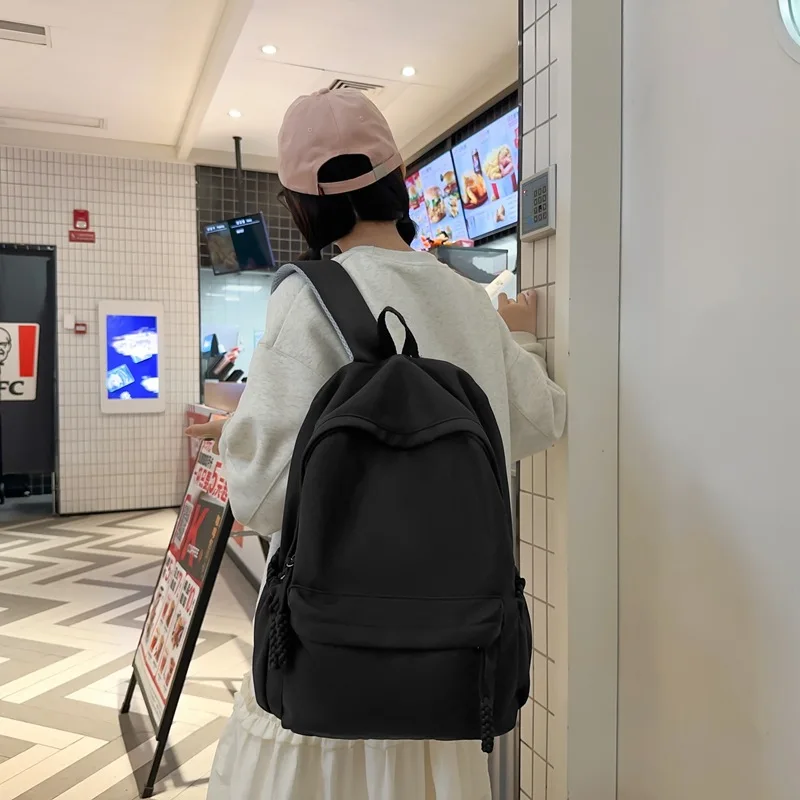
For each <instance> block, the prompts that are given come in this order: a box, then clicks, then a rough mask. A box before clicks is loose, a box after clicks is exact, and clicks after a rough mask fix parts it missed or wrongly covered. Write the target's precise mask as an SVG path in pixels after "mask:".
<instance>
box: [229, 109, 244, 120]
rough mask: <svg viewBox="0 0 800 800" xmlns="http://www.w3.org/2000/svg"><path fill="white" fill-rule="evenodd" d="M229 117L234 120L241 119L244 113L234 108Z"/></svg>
mask: <svg viewBox="0 0 800 800" xmlns="http://www.w3.org/2000/svg"><path fill="white" fill-rule="evenodd" d="M228 116H229V117H233V118H234V119H239V117H241V116H242V112H241V111H239V109H238V108H232V109H231V110H230V111H229V112H228Z"/></svg>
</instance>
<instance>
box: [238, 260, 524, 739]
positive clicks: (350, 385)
mask: <svg viewBox="0 0 800 800" xmlns="http://www.w3.org/2000/svg"><path fill="white" fill-rule="evenodd" d="M293 272H296V273H298V274H299V275H300V276H301V277H305V278H306V280H307V281H308V282H309V283H310V284H311V287H312V289H313V291H314V293H315V294H316V296H317V298H318V299H319V301H320V303H321V305H322V307H323V309H324V310H325V312H326V314H327V316H328V317H329V318H330V320H331V323H332V324H333V325H334V327H335V328H336V330H337V332H338V333H339V335H340V338H341V339H342V342H343V343H344V344H345V347H346V348H347V350H348V354H349V355H351V356H352V362H351V363H349V364H348V365H347V366H345V367H343V368H342V369H340V370H339V371H338V372H337V373H336V374H335V375H334V376H333V377H332V378H331V379H330V380H329V381H328V383H327V384H326V385H325V386H324V387H323V388H322V390H321V391H320V392H319V394H318V395H317V397H316V398H315V399H314V402H313V403H312V405H311V408H310V410H309V412H308V416H307V417H306V419H305V422H304V423H303V426H302V427H301V429H300V433H299V435H298V437H297V443H296V446H295V450H294V456H293V459H292V464H291V468H290V472H289V482H288V488H287V492H286V507H285V512H284V519H283V528H282V540H281V546H280V549H279V551H278V552H277V554H276V555H275V557H274V558H273V559H272V561H271V563H270V564H269V567H268V569H267V581H266V585H265V587H264V589H263V591H262V594H261V597H260V599H259V603H258V608H257V610H256V618H255V654H254V661H253V683H254V687H255V693H256V698H257V700H258V703H259V705H260V706H261V707H262V708H263V709H265V710H266V711H268V712H269V713H271V714H273V715H275V716H276V717H278V718H280V720H281V722H282V725H283V727H284V728H287V729H289V730H291V731H294V732H295V733H299V734H304V735H307V736H322V737H327V738H333V739H351V740H353V739H438V740H464V739H480V740H481V742H482V746H483V750H484V751H485V752H491V750H492V748H493V746H494V737H495V736H500V735H502V734H504V733H508V732H509V731H511V730H512V729H513V728H514V727H515V725H516V721H517V714H518V711H519V709H520V708H521V707H522V706H523V705H524V704H525V702H526V701H527V699H528V692H529V689H530V678H529V675H530V672H529V670H530V662H531V621H530V616H529V614H528V608H527V604H526V602H525V598H524V596H523V589H524V586H525V584H524V581H523V580H522V579H521V578H520V576H519V573H518V571H517V569H516V566H515V562H514V549H515V547H514V534H513V524H512V517H511V503H510V498H509V486H508V477H507V472H506V466H505V464H506V462H505V455H504V452H503V442H502V438H501V436H500V431H499V429H498V427H497V422H496V421H495V418H494V414H493V413H492V409H491V407H490V405H489V401H488V399H487V397H486V395H485V394H484V393H483V391H481V389H480V388H479V387H478V385H477V384H476V383H475V381H474V380H473V379H472V378H471V377H470V376H469V375H468V374H467V373H466V372H464V371H463V370H461V369H459V368H458V367H455V366H453V365H452V364H448V363H446V362H443V361H432V360H428V359H424V358H421V357H420V355H419V352H418V349H417V343H416V341H415V339H414V336H413V335H412V333H411V331H410V330H409V329H408V327H407V326H406V323H405V321H404V320H403V318H402V316H401V315H400V314H399V313H398V312H397V311H395V310H394V309H391V308H387V309H385V310H384V311H383V313H381V315H380V317H379V319H378V320H377V322H376V320H375V318H374V317H373V315H372V313H371V312H370V310H369V308H368V306H367V304H366V302H365V301H364V299H363V298H362V296H361V294H360V293H359V291H358V289H357V288H356V286H355V284H354V283H353V281H352V279H351V278H350V276H349V275H348V273H347V272H346V271H345V270H344V268H343V267H341V266H340V265H339V264H337V263H336V262H333V261H331V262H316V263H312V262H307V263H301V264H297V265H291V266H289V267H285V268H284V270H282V271H281V273H279V275H278V277H277V278H276V283H278V282H279V281H280V280H281V279H282V278H283V277H285V276H286V275H287V274H291V273H293ZM387 314H393V315H394V316H396V317H397V318H398V319H399V320H400V322H401V323H402V324H403V326H404V327H405V330H406V340H405V345H404V346H403V351H402V354H398V353H397V350H396V347H395V344H394V341H393V339H392V335H391V334H390V332H389V331H388V329H387V326H386V317H387ZM476 345H477V346H480V343H476ZM498 357H499V354H498ZM287 392H291V387H290V386H289V387H287Z"/></svg>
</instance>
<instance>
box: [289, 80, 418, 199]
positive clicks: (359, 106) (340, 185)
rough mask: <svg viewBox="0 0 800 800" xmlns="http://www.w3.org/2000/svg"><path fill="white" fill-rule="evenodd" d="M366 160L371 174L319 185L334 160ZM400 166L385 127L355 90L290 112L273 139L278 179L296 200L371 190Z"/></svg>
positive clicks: (311, 98) (316, 98)
mask: <svg viewBox="0 0 800 800" xmlns="http://www.w3.org/2000/svg"><path fill="white" fill-rule="evenodd" d="M346 155H363V156H366V157H367V158H368V159H369V161H370V164H372V169H371V170H369V172H365V173H364V174H363V175H359V176H358V177H356V178H351V179H350V180H346V181H339V182H337V183H320V182H319V180H318V175H319V170H320V168H321V167H322V166H323V165H324V164H326V163H327V162H328V161H330V160H331V159H333V158H336V157H337V156H346ZM402 164H403V157H402V156H401V155H400V151H399V150H398V149H397V144H396V143H395V141H394V136H392V132H391V130H390V129H389V123H388V122H387V121H386V118H385V117H384V116H383V114H381V112H380V111H379V110H378V108H377V106H376V105H375V104H374V103H373V102H372V101H371V100H370V99H369V98H367V97H366V96H365V95H364V93H363V92H360V91H358V90H356V89H337V90H335V91H331V90H330V89H322V90H321V91H319V92H315V93H314V94H312V95H304V96H303V97H298V98H297V100H295V101H294V103H292V105H291V106H289V110H288V111H287V112H286V116H285V117H284V118H283V125H281V130H280V133H279V134H278V177H279V178H280V181H281V183H282V184H283V186H284V188H286V189H289V190H291V191H293V192H298V193H300V194H311V195H321V194H344V193H345V192H354V191H356V190H357V189H363V188H364V187H365V186H371V185H372V184H373V183H377V182H378V181H379V180H381V179H382V178H385V177H386V176H387V175H389V174H391V173H392V172H394V171H395V170H396V169H397V168H398V167H401V166H402Z"/></svg>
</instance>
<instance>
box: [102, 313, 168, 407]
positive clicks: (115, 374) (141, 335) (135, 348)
mask: <svg viewBox="0 0 800 800" xmlns="http://www.w3.org/2000/svg"><path fill="white" fill-rule="evenodd" d="M106 342H107V344H106V395H107V397H108V399H109V400H154V399H157V398H158V396H159V386H158V378H159V373H158V319H157V318H156V317H152V316H135V315H128V314H109V315H108V316H107V317H106Z"/></svg>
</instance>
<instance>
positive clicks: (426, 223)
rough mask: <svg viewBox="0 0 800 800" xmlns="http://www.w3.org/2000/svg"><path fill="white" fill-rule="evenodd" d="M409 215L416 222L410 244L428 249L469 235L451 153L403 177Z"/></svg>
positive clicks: (420, 248)
mask: <svg viewBox="0 0 800 800" xmlns="http://www.w3.org/2000/svg"><path fill="white" fill-rule="evenodd" d="M406 187H407V188H408V198H409V204H410V209H411V219H412V220H413V221H414V222H415V223H416V225H417V231H418V232H417V238H416V239H415V240H414V242H413V243H412V245H411V246H412V247H414V248H415V249H417V250H430V249H431V247H435V246H438V245H441V244H445V243H447V242H457V241H459V240H463V239H469V234H468V232H467V223H466V219H465V217H464V207H463V205H462V204H461V192H460V190H459V187H458V180H457V178H456V173H455V170H454V168H453V159H452V157H451V155H450V153H445V154H444V155H443V156H440V157H439V158H437V159H435V160H434V161H431V163H430V164H427V165H426V166H424V167H422V169H420V170H419V172H415V173H413V174H411V175H409V176H407V177H406Z"/></svg>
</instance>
